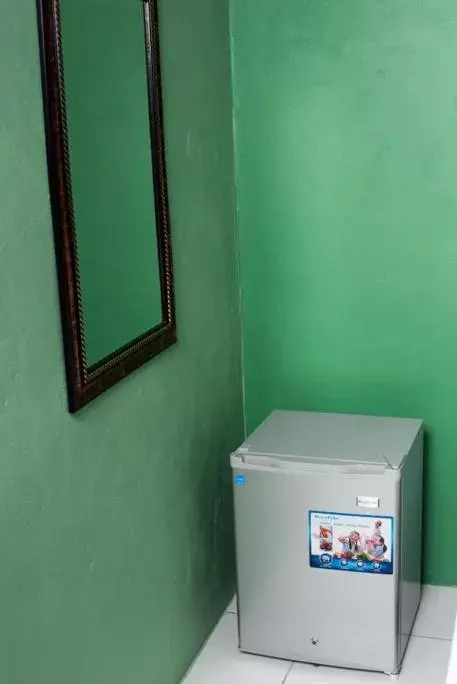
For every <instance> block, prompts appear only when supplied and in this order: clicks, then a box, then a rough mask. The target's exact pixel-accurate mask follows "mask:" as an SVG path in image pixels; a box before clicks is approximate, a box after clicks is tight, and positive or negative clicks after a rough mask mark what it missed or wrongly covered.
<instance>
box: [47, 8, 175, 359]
mask: <svg viewBox="0 0 457 684" xmlns="http://www.w3.org/2000/svg"><path fill="white" fill-rule="evenodd" d="M60 23H61V26H60V28H61V35H62V60H63V72H64V83H65V102H66V116H67V135H68V153H69V165H70V177H71V193H72V202H73V212H74V225H75V238H76V246H77V255H78V263H79V290H80V305H81V314H82V326H83V334H84V347H85V359H86V363H87V366H88V367H89V369H90V367H92V366H95V365H97V364H99V363H100V362H101V361H102V360H103V359H105V358H106V357H109V356H110V355H111V354H113V353H114V352H116V351H118V350H119V349H121V348H123V347H125V345H128V344H129V343H131V342H132V340H135V339H136V338H138V337H140V336H141V335H143V334H144V333H145V332H146V331H148V330H150V329H151V328H154V327H156V326H159V325H160V324H161V322H162V320H163V318H164V313H163V311H162V297H161V286H160V268H159V260H158V245H157V225H156V207H155V199H154V177H153V164H152V153H153V145H152V142H153V141H152V138H151V126H154V121H153V120H151V119H150V114H151V116H153V112H152V109H151V108H150V99H149V90H148V69H147V44H146V40H145V18H144V5H143V2H141V1H140V0H76V1H75V0H61V1H60ZM150 109H151V111H150Z"/></svg>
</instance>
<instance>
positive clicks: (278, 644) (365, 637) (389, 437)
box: [231, 411, 423, 673]
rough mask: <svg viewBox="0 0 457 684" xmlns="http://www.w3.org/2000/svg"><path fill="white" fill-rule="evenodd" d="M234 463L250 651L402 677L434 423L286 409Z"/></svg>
mask: <svg viewBox="0 0 457 684" xmlns="http://www.w3.org/2000/svg"><path fill="white" fill-rule="evenodd" d="M231 465H232V468H233V484H234V503H235V530H236V552H237V574H238V605H239V618H238V619H239V646H240V649H241V650H242V651H246V652H250V653H256V654H261V655H267V656H273V657H278V658H286V659H290V660H297V661H303V662H309V663H315V664H322V665H331V666H341V667H347V668H357V669H366V670H379V671H383V672H386V673H396V672H398V671H399V669H400V667H401V662H402V659H403V655H404V653H405V650H406V646H407V643H408V640H409V636H410V634H411V630H412V627H413V623H414V619H415V616H416V612H417V609H418V606H419V603H420V597H421V539H422V470H423V429H422V422H421V421H420V420H415V419H400V418H378V417H369V416H355V415H340V414H317V413H308V412H288V411H275V412H273V413H272V415H271V416H270V417H269V418H268V419H267V420H266V421H265V422H264V423H263V424H262V425H261V426H260V428H259V429H258V430H257V431H256V432H255V433H254V434H253V435H252V436H251V437H250V438H249V439H248V440H247V441H246V442H245V443H244V444H243V445H242V446H241V447H240V448H239V449H238V450H237V451H236V452H235V453H233V454H232V457H231Z"/></svg>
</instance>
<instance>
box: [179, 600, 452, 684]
mask: <svg viewBox="0 0 457 684" xmlns="http://www.w3.org/2000/svg"><path fill="white" fill-rule="evenodd" d="M456 612H457V589H452V588H447V587H425V589H424V595H423V599H422V604H421V608H420V611H419V615H418V617H417V620H416V625H415V627H414V632H413V633H414V636H413V637H412V638H411V641H410V643H409V646H408V651H407V653H406V657H405V661H404V663H403V669H402V672H401V675H400V677H399V678H398V679H397V681H398V682H399V683H400V684H445V682H446V671H447V665H448V661H449V656H450V651H451V638H452V633H453V629H454V621H455V616H456ZM389 681H390V678H388V677H386V676H385V675H383V674H376V673H371V672H356V671H354V670H340V669H332V668H326V667H313V666H311V665H303V664H300V663H289V662H285V661H282V660H273V659H270V658H260V657H258V656H250V655H245V654H242V653H240V652H239V651H238V648H237V616H236V601H235V600H234V601H232V603H231V604H230V606H229V607H228V609H227V612H226V613H225V614H224V615H223V616H222V618H221V620H220V622H219V624H218V625H217V627H216V629H215V630H214V632H213V634H212V635H211V637H210V638H209V640H208V642H207V644H206V646H205V647H204V649H203V650H202V652H201V653H200V655H199V656H198V658H197V659H196V661H195V663H194V665H193V667H192V668H191V670H190V671H189V672H188V674H187V676H186V677H185V678H184V681H183V682H182V684H285V683H287V684H384V683H386V682H389Z"/></svg>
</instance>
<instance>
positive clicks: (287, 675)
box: [281, 661, 295, 684]
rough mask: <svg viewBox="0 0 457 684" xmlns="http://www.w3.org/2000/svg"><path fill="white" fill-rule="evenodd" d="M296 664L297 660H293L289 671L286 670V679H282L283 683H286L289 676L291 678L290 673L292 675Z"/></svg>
mask: <svg viewBox="0 0 457 684" xmlns="http://www.w3.org/2000/svg"><path fill="white" fill-rule="evenodd" d="M294 665H295V661H294V662H292V663H291V664H290V667H289V669H288V670H287V672H286V676H285V677H284V679H283V680H282V682H281V684H286V682H287V680H288V678H289V675H290V673H291V672H292V668H293V666H294Z"/></svg>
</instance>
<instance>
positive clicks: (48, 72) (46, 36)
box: [37, 0, 176, 413]
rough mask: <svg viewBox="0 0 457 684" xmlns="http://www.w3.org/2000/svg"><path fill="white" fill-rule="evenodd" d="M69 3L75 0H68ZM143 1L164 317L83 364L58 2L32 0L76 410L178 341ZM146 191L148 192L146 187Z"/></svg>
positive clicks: (71, 402)
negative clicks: (95, 360) (96, 360)
mask: <svg viewBox="0 0 457 684" xmlns="http://www.w3.org/2000/svg"><path fill="white" fill-rule="evenodd" d="M69 1H70V2H73V1H75V0H69ZM138 1H139V2H143V6H144V27H145V45H146V60H145V65H146V68H147V76H148V86H149V88H148V90H149V119H150V134H151V153H152V165H153V176H154V190H153V192H154V200H155V213H156V225H157V244H158V260H159V271H160V287H161V301H162V312H163V313H162V321H161V323H160V324H159V325H157V326H155V327H153V328H151V329H150V330H148V331H146V332H145V333H144V334H143V335H141V336H140V337H137V338H136V339H134V340H132V341H131V342H130V343H128V344H127V345H125V346H124V347H122V348H120V349H118V350H116V351H115V352H114V353H112V354H111V355H110V356H108V357H106V358H104V359H103V360H102V361H101V362H100V363H99V364H97V365H95V366H91V367H90V368H88V366H87V363H86V356H85V341H84V328H83V318H82V309H81V296H80V291H81V290H80V281H79V270H78V252H77V244H76V233H75V217H74V211H73V198H72V187H71V174H70V164H69V148H68V137H67V120H66V102H65V84H64V65H63V50H62V33H61V25H60V0H37V5H38V23H39V34H40V48H41V63H42V83H43V101H44V115H45V129H46V141H47V158H48V172H49V184H50V192H51V205H52V219H53V228H54V240H55V250H56V260H57V276H58V281H59V293H60V306H61V315H62V332H63V346H64V354H65V364H66V375H67V388H68V407H69V411H70V412H71V413H74V412H75V411H77V410H78V409H80V408H81V407H82V406H84V405H85V404H87V403H88V402H89V401H91V400H92V399H94V398H95V397H97V396H98V395H99V394H101V393H102V392H104V391H105V390H107V389H108V388H109V387H111V386H112V385H114V384H115V383H117V382H119V381H120V380H122V379H123V378H124V377H125V376H126V375H128V374H129V373H131V372H132V371H133V370H135V369H136V368H138V367H139V366H141V365H142V364H144V363H145V362H146V361H148V360H149V359H151V358H152V357H153V356H156V355H157V354H159V353H160V352H161V351H163V350H164V349H166V348H167V347H169V346H170V345H172V344H173V343H174V342H175V341H176V321H175V307H174V293H173V275H172V259H171V242H170V222H169V209H168V195H167V182H166V169H165V150H164V134H163V113H162V96H161V80H160V60H159V38H158V12H157V0H138ZM151 192H152V190H151Z"/></svg>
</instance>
